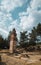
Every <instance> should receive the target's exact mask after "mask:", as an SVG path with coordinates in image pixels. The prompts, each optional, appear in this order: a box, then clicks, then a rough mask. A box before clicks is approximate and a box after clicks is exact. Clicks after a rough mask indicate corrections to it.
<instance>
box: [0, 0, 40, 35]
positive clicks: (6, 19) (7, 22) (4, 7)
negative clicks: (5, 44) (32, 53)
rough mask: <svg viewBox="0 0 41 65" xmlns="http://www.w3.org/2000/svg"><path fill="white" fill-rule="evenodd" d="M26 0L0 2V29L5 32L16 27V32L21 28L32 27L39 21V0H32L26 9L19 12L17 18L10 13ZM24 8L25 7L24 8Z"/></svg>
mask: <svg viewBox="0 0 41 65" xmlns="http://www.w3.org/2000/svg"><path fill="white" fill-rule="evenodd" d="M26 2H27V0H2V1H1V3H0V31H1V32H3V31H4V33H6V34H8V32H9V31H10V30H12V29H13V28H15V29H16V31H17V34H18V35H19V32H20V31H22V30H28V32H29V31H30V30H31V29H32V27H33V26H35V25H37V24H38V23H39V22H40V23H41V0H32V1H31V2H30V5H26V6H27V8H26V9H27V10H26V11H25V12H24V11H23V12H19V13H18V14H19V18H18V19H16V20H14V19H13V18H12V13H11V11H13V10H14V9H15V8H17V7H22V5H23V4H25V3H26ZM24 10H25V9H24Z"/></svg>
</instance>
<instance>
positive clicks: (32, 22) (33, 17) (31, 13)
mask: <svg viewBox="0 0 41 65" xmlns="http://www.w3.org/2000/svg"><path fill="white" fill-rule="evenodd" d="M39 7H41V0H38V1H37V0H32V1H31V3H30V6H28V7H27V11H25V12H22V13H19V16H20V21H21V22H20V26H21V27H22V29H25V30H28V31H30V30H31V29H32V27H34V26H36V25H37V24H38V23H39V22H40V23H41V10H38V8H39Z"/></svg>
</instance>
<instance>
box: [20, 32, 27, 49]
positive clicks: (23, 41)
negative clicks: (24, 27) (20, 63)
mask: <svg viewBox="0 0 41 65" xmlns="http://www.w3.org/2000/svg"><path fill="white" fill-rule="evenodd" d="M20 46H21V47H24V48H25V47H27V46H28V35H27V31H23V32H20Z"/></svg>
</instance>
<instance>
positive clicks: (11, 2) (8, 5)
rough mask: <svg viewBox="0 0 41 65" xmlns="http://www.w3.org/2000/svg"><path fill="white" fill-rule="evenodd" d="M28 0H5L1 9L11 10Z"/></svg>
mask: <svg viewBox="0 0 41 65" xmlns="http://www.w3.org/2000/svg"><path fill="white" fill-rule="evenodd" d="M26 1H27V0H24V1H23V0H3V1H2V2H1V9H2V10H3V9H4V10H7V12H10V11H11V10H12V9H15V8H16V7H21V6H22V5H23V4H24V3H25V2H26Z"/></svg>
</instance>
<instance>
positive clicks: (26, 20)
mask: <svg viewBox="0 0 41 65" xmlns="http://www.w3.org/2000/svg"><path fill="white" fill-rule="evenodd" d="M33 20H34V19H33V18H32V16H31V15H29V16H28V17H27V16H23V17H21V22H20V27H21V28H22V30H26V29H30V27H31V28H32V25H33Z"/></svg>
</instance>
